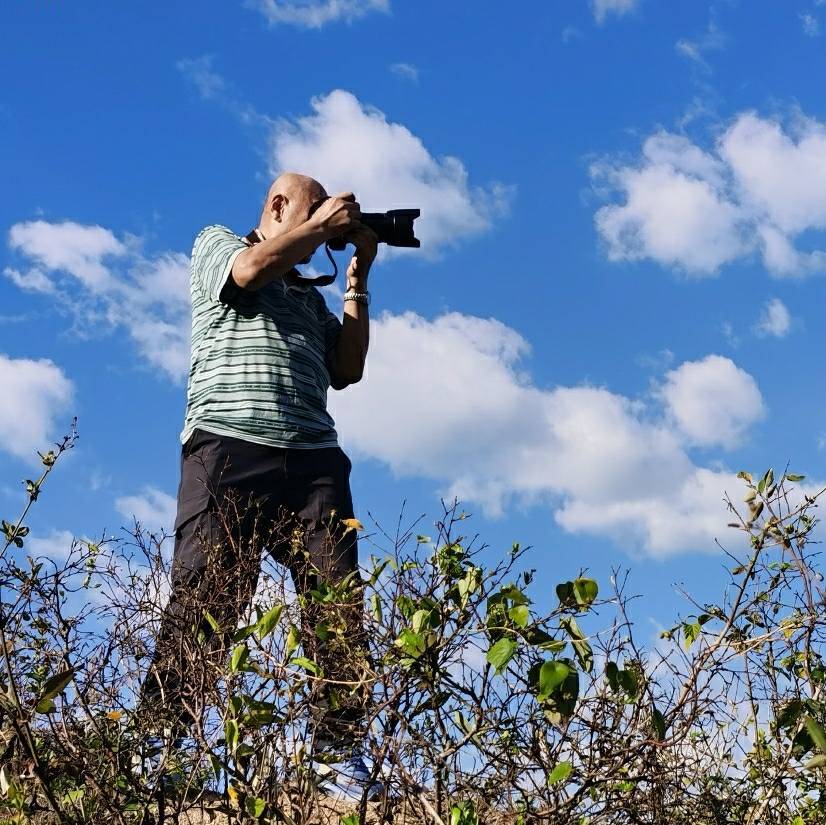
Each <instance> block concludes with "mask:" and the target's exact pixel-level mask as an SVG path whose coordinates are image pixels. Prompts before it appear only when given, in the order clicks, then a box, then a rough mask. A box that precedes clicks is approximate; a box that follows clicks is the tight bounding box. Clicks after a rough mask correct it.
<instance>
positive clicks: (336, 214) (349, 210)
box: [310, 192, 361, 240]
mask: <svg viewBox="0 0 826 825" xmlns="http://www.w3.org/2000/svg"><path fill="white" fill-rule="evenodd" d="M360 218H361V207H359V204H358V201H357V200H356V196H355V195H354V194H353V193H352V192H341V193H340V194H338V195H333V196H332V197H329V198H327V200H326V201H324V203H322V204H321V206H319V207H318V209H316V211H315V212H313V214H312V217H311V218H310V221H312V222H314V223H315V224H316V226H318V227H319V229H321V231H322V232H323V234H324V236H325V239H326V240H329V239H330V238H337V237H338V236H339V235H343V234H344V233H345V232H347V231H348V230H350V229H353V228H354V227H355V226H357V225H358V223H359V219H360Z"/></svg>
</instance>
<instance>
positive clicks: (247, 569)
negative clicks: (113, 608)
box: [141, 510, 260, 724]
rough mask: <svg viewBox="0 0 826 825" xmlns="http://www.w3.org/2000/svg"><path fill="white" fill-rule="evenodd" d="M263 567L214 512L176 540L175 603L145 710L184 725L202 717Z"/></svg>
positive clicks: (167, 613) (167, 615) (145, 692)
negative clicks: (162, 712)
mask: <svg viewBox="0 0 826 825" xmlns="http://www.w3.org/2000/svg"><path fill="white" fill-rule="evenodd" d="M259 560H260V556H259V554H258V553H257V551H256V548H255V546H254V545H253V544H252V543H251V542H250V541H249V540H248V539H247V537H246V536H245V535H244V534H243V531H238V532H237V533H236V534H233V533H232V532H231V531H227V530H226V529H225V528H224V526H223V524H222V519H221V518H219V516H218V514H217V513H216V512H214V511H212V510H210V511H207V512H204V513H201V514H199V515H198V516H196V517H194V518H193V519H192V520H191V521H190V522H188V523H186V524H184V525H183V526H182V528H181V529H180V530H179V531H178V532H177V534H176V542H175V551H174V555H173V563H172V588H171V593H170V598H169V602H168V603H167V605H166V608H165V610H164V613H163V616H162V619H161V627H160V630H159V633H158V637H157V641H156V645H155V651H154V655H153V658H152V663H151V665H150V668H149V671H148V673H147V677H146V679H145V681H144V684H143V687H142V695H141V704H142V705H143V706H144V707H146V706H147V705H148V706H150V707H151V706H152V705H154V704H155V703H161V704H162V705H163V706H164V708H165V709H166V710H167V711H168V712H169V714H170V715H172V716H173V717H175V718H178V719H180V720H181V721H183V722H184V723H185V724H191V723H192V722H193V721H194V720H195V719H197V718H199V717H200V716H201V714H202V712H203V703H204V700H205V698H206V697H207V696H208V695H209V693H210V692H211V689H212V688H213V687H214V684H215V680H216V678H217V675H218V673H219V672H220V670H221V668H222V666H223V664H224V662H225V659H226V655H227V650H228V647H229V644H230V640H231V634H232V633H233V632H234V630H235V628H236V626H237V624H238V620H239V618H240V616H241V615H242V614H243V613H244V611H245V610H246V609H247V607H248V606H249V603H250V601H251V599H252V596H253V594H254V592H255V587H256V584H257V580H258V567H259ZM216 628H217V629H216Z"/></svg>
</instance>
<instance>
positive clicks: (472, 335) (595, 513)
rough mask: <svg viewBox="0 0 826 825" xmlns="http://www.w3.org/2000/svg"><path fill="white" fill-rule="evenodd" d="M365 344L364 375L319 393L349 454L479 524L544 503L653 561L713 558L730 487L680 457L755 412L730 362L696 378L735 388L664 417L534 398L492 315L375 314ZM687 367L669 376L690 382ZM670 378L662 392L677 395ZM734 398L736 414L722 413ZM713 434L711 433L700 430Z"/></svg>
mask: <svg viewBox="0 0 826 825" xmlns="http://www.w3.org/2000/svg"><path fill="white" fill-rule="evenodd" d="M371 335H372V341H373V344H372V347H371V353H370V357H369V359H368V364H367V373H368V376H367V378H366V380H365V381H363V382H362V383H360V384H358V385H356V386H354V387H351V388H349V389H348V390H347V391H346V392H343V393H335V394H331V397H330V402H331V403H330V406H331V410H332V411H333V413H334V415H335V417H336V420H337V425H338V429H339V432H340V434H341V437H342V443H343V444H344V446H345V448H346V449H349V450H351V451H352V452H353V453H354V454H355V455H357V456H361V457H370V458H374V459H377V460H379V461H383V462H385V463H386V464H387V465H389V467H390V468H391V469H392V470H393V472H394V473H396V474H397V475H400V476H418V477H423V478H428V479H432V480H434V481H435V482H437V483H438V484H439V485H440V492H442V493H443V494H445V495H449V496H453V495H456V496H458V497H460V498H462V499H464V500H468V501H472V502H475V503H477V504H480V505H481V506H482V507H483V508H484V510H485V511H486V512H487V513H488V514H490V515H493V516H496V515H501V514H502V513H504V512H505V510H506V508H507V507H508V506H509V505H510V504H511V503H512V502H513V501H514V500H519V501H521V502H523V503H534V504H544V505H547V506H549V507H550V508H551V510H552V512H553V514H554V517H555V519H556V521H557V522H558V523H559V524H560V525H561V526H562V527H563V528H565V529H566V530H569V531H571V532H577V533H590V534H593V535H598V536H607V537H611V538H613V539H614V540H615V541H616V543H617V544H619V545H622V546H626V547H632V548H634V547H638V548H641V549H643V550H645V551H646V552H648V553H650V554H653V555H658V556H664V555H668V554H670V553H674V552H678V551H682V550H708V551H713V550H714V544H713V539H714V537H715V536H722V535H724V532H725V527H724V525H725V523H726V520H727V519H726V515H727V514H726V511H725V507H724V506H723V504H722V497H723V492H724V490H726V489H729V490H731V491H736V490H738V489H739V482H738V481H737V480H736V479H735V478H734V475H733V474H732V473H729V472H727V471H723V470H721V469H720V468H719V467H718V466H714V467H713V468H712V467H703V466H698V465H696V464H695V462H694V461H693V460H692V459H691V457H690V455H689V450H690V448H691V446H692V445H693V444H694V443H695V441H696V440H697V436H701V437H702V440H703V441H704V443H707V444H708V443H726V444H727V443H729V442H730V441H732V440H733V439H734V438H735V437H737V436H742V433H743V429H744V428H745V427H746V426H747V420H748V419H749V417H751V418H752V419H753V418H754V417H755V409H754V404H755V399H754V398H753V397H751V396H750V395H749V393H748V388H749V386H750V384H749V382H750V381H751V379H750V378H749V376H747V374H746V373H743V372H742V371H741V370H738V369H737V368H736V367H734V365H733V364H731V362H728V361H727V359H720V361H721V362H726V363H727V364H731V366H730V367H728V366H725V365H722V364H718V363H717V362H715V361H711V362H710V364H711V368H709V366H708V365H707V364H705V363H704V362H698V364H699V367H698V371H699V372H700V374H701V376H705V377H706V378H707V379H708V378H709V377H708V373H709V372H712V371H713V370H714V369H715V368H716V370H717V372H718V373H719V374H722V375H728V377H729V379H730V380H732V381H733V382H734V386H735V390H734V391H732V392H725V393H723V394H722V397H721V398H719V399H718V397H717V396H714V395H713V396H711V397H710V398H708V399H706V403H707V405H708V407H709V410H701V411H699V413H696V415H697V416H699V419H697V418H696V417H695V418H693V417H692V414H691V411H690V410H689V408H688V404H689V401H690V400H691V397H690V393H688V392H685V393H683V394H682V395H681V396H680V397H679V398H678V399H676V400H675V401H674V404H673V405H672V407H673V409H672V408H669V406H668V404H667V403H665V402H664V400H663V397H662V396H661V395H659V396H658V395H655V397H654V398H653V402H643V401H641V400H636V399H632V398H627V397H625V396H622V395H619V394H616V393H613V392H611V391H610V390H608V389H605V388H598V387H591V386H574V387H557V388H554V389H547V390H546V389H541V388H539V387H537V386H535V385H534V384H532V383H531V381H530V380H529V379H528V378H527V377H526V375H525V374H524V371H523V370H522V369H521V362H522V360H523V359H524V357H525V356H526V355H527V354H528V353H529V346H528V344H527V342H526V341H525V340H524V339H523V338H522V337H521V336H520V335H519V334H518V333H516V332H515V331H514V330H512V329H510V328H509V327H507V326H505V325H504V324H502V323H500V322H498V321H495V320H493V319H482V318H473V317H469V316H465V315H460V314H457V313H451V314H447V315H443V316H440V317H438V318H436V319H434V320H432V321H429V320H426V319H424V318H422V317H420V316H418V315H415V314H414V313H405V314H403V315H390V314H385V315H383V316H381V317H380V318H379V319H378V320H376V321H374V323H373V326H372V332H371ZM691 366H692V365H691V364H684V365H682V367H679V368H678V369H677V370H674V371H673V373H674V374H676V375H677V376H679V377H682V378H685V377H686V376H689V377H691V376H690V368H691ZM681 370H683V372H680V371H681ZM670 375H671V374H670ZM679 377H678V378H675V380H674V381H672V382H671V383H673V384H675V385H676V386H678V387H681V386H682V384H681V381H680V378H679ZM698 383H700V384H702V382H698ZM706 383H707V384H709V383H712V382H711V381H710V380H707V381H706ZM752 385H753V382H752ZM741 396H742V397H743V398H745V402H746V403H747V404H749V405H750V406H749V415H746V416H745V417H744V416H743V415H742V414H741V412H740V411H739V410H737V409H732V398H733V397H741ZM758 401H759V394H758ZM674 409H676V410H679V412H680V414H681V419H680V425H678V423H677V420H676V417H675V415H674V414H673V411H674ZM713 426H720V427H723V428H724V429H723V431H722V432H718V433H714V434H712V433H711V432H710V431H709V430H707V429H706V428H710V427H713ZM685 429H689V433H686V432H685Z"/></svg>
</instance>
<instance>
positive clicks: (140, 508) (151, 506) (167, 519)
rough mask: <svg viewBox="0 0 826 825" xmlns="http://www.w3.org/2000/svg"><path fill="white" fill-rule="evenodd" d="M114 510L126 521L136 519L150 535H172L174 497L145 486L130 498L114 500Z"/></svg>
mask: <svg viewBox="0 0 826 825" xmlns="http://www.w3.org/2000/svg"><path fill="white" fill-rule="evenodd" d="M115 508H116V509H117V511H118V512H119V513H120V514H121V515H122V516H123V517H124V518H126V519H129V520H130V521H131V520H132V519H136V520H137V522H138V524H140V526H141V528H142V529H144V530H149V531H150V532H152V533H156V534H158V533H160V532H164V533H166V534H171V533H172V528H173V526H174V524H175V514H176V511H177V502H176V499H175V497H174V496H170V495H169V494H168V493H164V492H163V491H162V490H158V489H157V488H156V487H152V486H147V487H144V488H143V490H142V491H141V492H140V493H139V494H137V495H132V496H121V497H120V498H118V499H116V500H115Z"/></svg>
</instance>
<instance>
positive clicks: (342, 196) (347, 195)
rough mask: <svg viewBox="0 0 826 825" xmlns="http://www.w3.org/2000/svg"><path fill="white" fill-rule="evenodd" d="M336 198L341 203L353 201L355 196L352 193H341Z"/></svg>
mask: <svg viewBox="0 0 826 825" xmlns="http://www.w3.org/2000/svg"><path fill="white" fill-rule="evenodd" d="M336 197H337V198H340V199H341V200H343V201H354V200H355V199H356V196H355V195H354V194H353V193H352V192H341V193H340V194H338V195H336Z"/></svg>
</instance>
